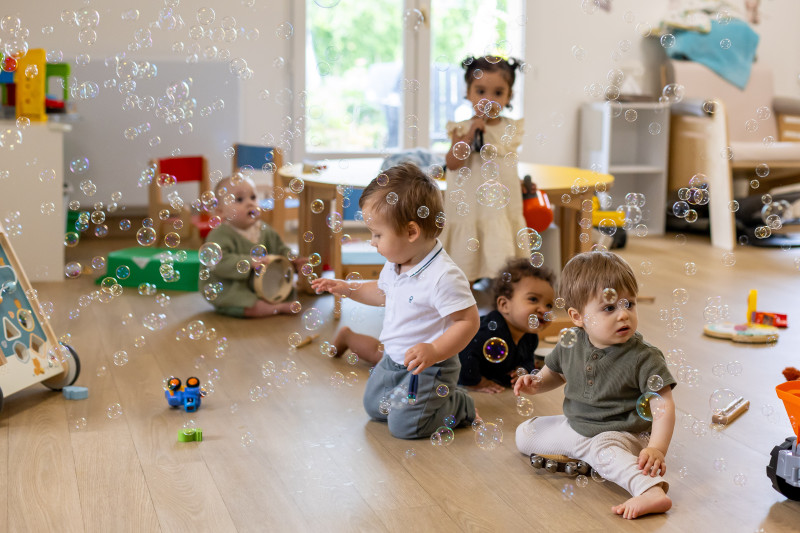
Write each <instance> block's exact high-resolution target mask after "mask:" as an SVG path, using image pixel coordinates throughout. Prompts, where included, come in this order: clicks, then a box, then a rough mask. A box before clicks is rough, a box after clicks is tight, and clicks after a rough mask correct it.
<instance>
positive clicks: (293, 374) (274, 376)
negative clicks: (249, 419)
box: [249, 350, 357, 402]
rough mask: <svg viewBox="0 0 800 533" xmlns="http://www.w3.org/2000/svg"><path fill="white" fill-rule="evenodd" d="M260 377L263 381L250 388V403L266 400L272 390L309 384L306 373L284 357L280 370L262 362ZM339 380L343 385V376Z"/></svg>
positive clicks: (309, 379)
mask: <svg viewBox="0 0 800 533" xmlns="http://www.w3.org/2000/svg"><path fill="white" fill-rule="evenodd" d="M290 353H293V350H290ZM261 376H262V377H263V378H264V380H265V381H264V382H262V383H260V384H253V385H251V387H250V390H249V398H250V401H251V402H259V401H261V400H262V399H264V398H267V397H268V396H269V395H270V393H271V392H272V390H273V389H274V388H277V389H282V388H283V387H285V386H287V385H289V384H290V383H294V384H295V385H296V386H297V387H300V388H302V387H305V386H306V385H308V384H309V383H310V382H311V378H310V376H309V374H308V372H306V371H302V370H300V369H299V368H298V366H297V363H296V362H295V361H294V360H293V359H292V358H290V357H286V358H285V359H284V360H283V362H282V363H281V365H280V368H278V365H276V364H275V362H273V361H271V360H268V361H266V362H264V363H263V364H262V365H261ZM341 379H342V382H341V383H340V384H339V385H341V384H342V383H344V380H345V378H344V376H343V375H342V376H341ZM356 381H357V376H356ZM331 384H333V383H331Z"/></svg>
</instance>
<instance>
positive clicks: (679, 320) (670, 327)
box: [658, 289, 688, 338]
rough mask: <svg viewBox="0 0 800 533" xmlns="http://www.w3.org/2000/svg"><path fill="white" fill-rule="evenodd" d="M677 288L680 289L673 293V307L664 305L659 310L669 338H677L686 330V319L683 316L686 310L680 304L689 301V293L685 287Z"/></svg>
mask: <svg viewBox="0 0 800 533" xmlns="http://www.w3.org/2000/svg"><path fill="white" fill-rule="evenodd" d="M675 290H676V291H678V292H677V293H674V294H673V302H675V305H672V306H671V307H662V308H661V309H659V311H658V319H659V321H661V322H663V323H664V328H665V329H666V331H667V337H669V338H675V337H677V336H678V335H680V334H681V333H683V332H684V331H686V319H685V318H684V316H683V313H684V311H683V309H682V308H681V307H680V305H683V304H685V303H686V302H687V301H688V293H686V292H685V289H675ZM679 302H681V303H679Z"/></svg>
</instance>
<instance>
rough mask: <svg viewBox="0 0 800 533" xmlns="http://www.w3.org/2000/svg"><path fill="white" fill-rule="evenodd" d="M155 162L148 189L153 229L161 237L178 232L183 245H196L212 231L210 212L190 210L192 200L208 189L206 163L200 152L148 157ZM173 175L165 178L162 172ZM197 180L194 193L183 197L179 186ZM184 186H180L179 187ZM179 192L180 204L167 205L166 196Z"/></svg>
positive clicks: (208, 180)
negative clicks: (194, 154) (176, 205)
mask: <svg viewBox="0 0 800 533" xmlns="http://www.w3.org/2000/svg"><path fill="white" fill-rule="evenodd" d="M151 164H153V165H154V166H155V177H154V178H153V181H152V182H151V183H150V190H149V204H150V205H149V209H148V212H149V216H150V218H152V219H153V229H155V230H156V232H157V233H158V235H159V237H160V238H163V237H164V236H165V235H167V234H168V233H171V232H174V233H177V234H178V235H179V236H180V239H181V243H182V244H184V245H187V244H189V245H192V246H199V245H200V244H201V243H202V242H203V240H204V239H205V237H206V235H208V232H209V231H211V226H210V224H209V221H210V219H211V214H209V213H206V212H202V211H201V212H197V213H193V209H192V203H193V202H194V201H195V200H197V199H199V198H200V196H201V195H202V194H203V193H204V192H206V191H210V190H211V180H210V178H209V176H208V163H207V161H206V158H205V157H203V156H190V157H168V158H165V159H156V160H153V161H151ZM165 174H166V175H168V176H172V178H165V177H164V176H163V175H165ZM186 183H196V184H197V190H196V194H193V195H192V197H184V196H183V195H182V194H181V192H178V188H179V187H181V185H182V184H186ZM181 189H182V190H183V187H181ZM172 191H176V192H178V195H179V196H180V197H181V200H182V201H183V205H182V206H180V207H179V208H178V209H176V208H174V207H173V206H172V205H170V202H169V200H168V199H167V196H168V195H169V194H170V193H171V192H172ZM165 210H166V211H168V212H169V215H168V216H167V217H166V218H165V219H164V220H162V219H161V213H162V212H163V211H165Z"/></svg>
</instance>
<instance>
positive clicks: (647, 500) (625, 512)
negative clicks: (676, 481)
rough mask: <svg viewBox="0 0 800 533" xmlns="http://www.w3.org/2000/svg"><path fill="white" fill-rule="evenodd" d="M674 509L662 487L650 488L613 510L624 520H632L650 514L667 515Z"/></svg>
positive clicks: (612, 509)
mask: <svg viewBox="0 0 800 533" xmlns="http://www.w3.org/2000/svg"><path fill="white" fill-rule="evenodd" d="M671 507H672V500H671V499H670V498H669V496H667V494H666V493H665V492H664V489H662V488H661V486H660V485H656V486H655V487H650V488H649V489H647V490H646V491H644V492H643V493H642V494H640V495H639V496H634V497H633V498H630V499H628V500H626V501H625V502H623V503H621V504H619V505H615V506H614V507H612V508H611V511H613V512H614V513H616V514H619V515H622V517H623V518H627V519H628V520H632V519H634V518H638V517H640V516H643V515H646V514H650V513H666V512H667V511H669V510H670V508H671Z"/></svg>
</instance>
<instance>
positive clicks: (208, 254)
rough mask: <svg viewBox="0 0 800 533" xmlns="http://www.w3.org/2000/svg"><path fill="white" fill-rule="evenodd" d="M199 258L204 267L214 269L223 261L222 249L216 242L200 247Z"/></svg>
mask: <svg viewBox="0 0 800 533" xmlns="http://www.w3.org/2000/svg"><path fill="white" fill-rule="evenodd" d="M197 254H198V258H199V260H200V263H201V264H202V265H203V266H207V267H213V266H216V265H217V264H219V262H220V261H222V248H220V246H219V244H217V243H215V242H207V243H205V244H204V245H202V246H201V247H200V250H199V251H198V253H197Z"/></svg>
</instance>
